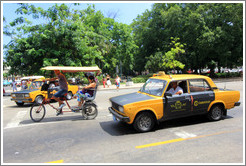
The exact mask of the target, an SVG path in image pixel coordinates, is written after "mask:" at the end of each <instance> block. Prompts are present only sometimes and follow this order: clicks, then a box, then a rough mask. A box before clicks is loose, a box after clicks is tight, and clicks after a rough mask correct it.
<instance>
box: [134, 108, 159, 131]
mask: <svg viewBox="0 0 246 166" xmlns="http://www.w3.org/2000/svg"><path fill="white" fill-rule="evenodd" d="M154 126H155V119H154V117H153V115H152V114H151V113H150V112H143V113H140V114H139V115H137V117H136V119H135V120H134V123H133V127H134V128H135V130H137V131H138V132H141V133H142V132H148V131H150V130H152V129H153V128H154Z"/></svg>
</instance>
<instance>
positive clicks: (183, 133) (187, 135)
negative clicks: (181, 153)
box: [174, 131, 197, 138]
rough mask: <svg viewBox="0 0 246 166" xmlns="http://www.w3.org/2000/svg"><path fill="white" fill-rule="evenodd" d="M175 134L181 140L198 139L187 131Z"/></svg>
mask: <svg viewBox="0 0 246 166" xmlns="http://www.w3.org/2000/svg"><path fill="white" fill-rule="evenodd" d="M174 134H175V135H177V136H179V137H181V138H190V137H196V136H197V135H195V134H192V133H187V132H185V131H180V132H174Z"/></svg>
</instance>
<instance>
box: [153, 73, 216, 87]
mask: <svg viewBox="0 0 246 166" xmlns="http://www.w3.org/2000/svg"><path fill="white" fill-rule="evenodd" d="M150 78H153V79H162V80H166V81H168V82H170V81H176V80H177V81H179V80H187V79H206V80H207V81H208V82H209V84H210V86H211V87H216V85H215V84H214V82H213V81H212V79H211V78H210V77H208V76H204V75H198V74H170V75H166V74H165V72H159V73H158V74H154V75H153V77H150Z"/></svg>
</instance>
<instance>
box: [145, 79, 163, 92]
mask: <svg viewBox="0 0 246 166" xmlns="http://www.w3.org/2000/svg"><path fill="white" fill-rule="evenodd" d="M166 83H167V82H166V81H165V80H158V79H148V80H147V81H146V83H145V84H144V85H143V87H142V88H141V89H140V91H141V92H144V93H148V94H151V95H155V96H161V95H162V93H163V90H164V88H165V86H166Z"/></svg>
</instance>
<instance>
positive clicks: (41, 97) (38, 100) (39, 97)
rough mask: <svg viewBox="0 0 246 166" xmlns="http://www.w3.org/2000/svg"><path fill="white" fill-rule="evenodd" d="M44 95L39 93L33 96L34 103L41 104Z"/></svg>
mask: <svg viewBox="0 0 246 166" xmlns="http://www.w3.org/2000/svg"><path fill="white" fill-rule="evenodd" d="M43 99H44V97H43V96H41V95H39V96H37V97H36V98H35V103H36V104H41V103H42V102H43Z"/></svg>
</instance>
